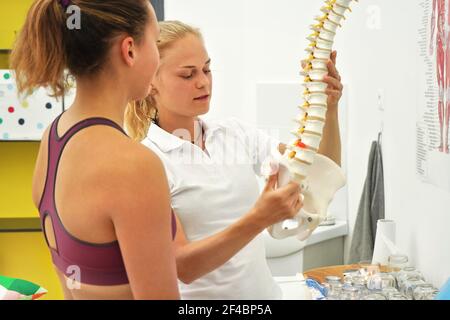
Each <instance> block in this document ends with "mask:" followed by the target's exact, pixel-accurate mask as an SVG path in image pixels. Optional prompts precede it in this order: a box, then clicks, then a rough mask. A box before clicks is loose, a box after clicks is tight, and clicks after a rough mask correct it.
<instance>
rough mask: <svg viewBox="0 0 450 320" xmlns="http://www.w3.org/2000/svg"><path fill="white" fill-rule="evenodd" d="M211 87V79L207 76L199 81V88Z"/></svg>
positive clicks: (203, 76) (202, 76) (203, 75)
mask: <svg viewBox="0 0 450 320" xmlns="http://www.w3.org/2000/svg"><path fill="white" fill-rule="evenodd" d="M208 85H209V78H208V76H207V75H205V74H202V75H201V76H200V78H199V79H198V81H197V88H198V89H201V88H204V87H206V86H208Z"/></svg>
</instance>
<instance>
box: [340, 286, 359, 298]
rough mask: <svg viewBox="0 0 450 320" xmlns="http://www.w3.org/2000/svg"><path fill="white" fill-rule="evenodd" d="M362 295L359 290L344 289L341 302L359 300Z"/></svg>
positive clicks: (352, 288)
mask: <svg viewBox="0 0 450 320" xmlns="http://www.w3.org/2000/svg"><path fill="white" fill-rule="evenodd" d="M359 297H360V293H359V290H358V288H355V287H350V286H349V287H344V288H342V293H341V300H359Z"/></svg>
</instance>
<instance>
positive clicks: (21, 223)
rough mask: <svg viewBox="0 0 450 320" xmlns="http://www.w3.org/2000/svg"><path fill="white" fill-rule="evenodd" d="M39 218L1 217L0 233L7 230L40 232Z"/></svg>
mask: <svg viewBox="0 0 450 320" xmlns="http://www.w3.org/2000/svg"><path fill="white" fill-rule="evenodd" d="M41 230H42V228H41V221H40V219H39V218H16V219H14V218H6V219H0V233H5V232H40V231H41Z"/></svg>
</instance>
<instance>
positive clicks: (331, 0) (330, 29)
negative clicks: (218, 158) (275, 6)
mask: <svg viewBox="0 0 450 320" xmlns="http://www.w3.org/2000/svg"><path fill="white" fill-rule="evenodd" d="M352 1H358V0H327V1H326V2H325V6H323V7H322V8H321V11H322V12H323V15H322V16H317V17H316V18H315V20H317V23H315V24H313V25H312V26H311V29H312V30H313V33H312V34H311V35H310V36H309V37H308V40H309V41H310V45H309V47H308V48H307V49H306V51H307V52H308V53H309V56H308V58H307V59H306V66H305V67H304V69H303V71H302V72H301V75H302V76H304V77H305V78H304V82H303V87H304V90H305V91H304V93H303V102H302V104H301V105H300V107H299V109H300V114H299V115H298V117H297V118H296V119H295V122H296V123H297V125H298V127H297V128H296V129H295V130H293V131H292V134H293V135H294V136H295V139H294V140H293V141H292V142H291V143H290V144H288V146H287V150H286V152H285V154H284V155H283V156H282V157H281V159H279V167H280V171H279V178H278V186H283V185H285V184H287V183H289V181H295V182H297V183H299V184H300V186H301V190H302V195H303V204H304V206H303V209H302V210H301V211H300V213H299V214H298V215H297V217H296V218H295V220H296V224H294V227H293V228H289V227H287V226H286V223H284V222H280V223H278V224H275V225H273V226H271V227H269V228H268V231H269V233H270V234H271V235H272V237H274V238H276V239H282V238H286V237H289V236H295V235H296V236H297V237H298V238H299V239H300V240H305V239H306V238H308V237H309V236H310V235H311V233H312V231H314V229H316V228H317V226H318V225H319V224H320V223H321V222H322V221H323V220H324V219H325V218H326V216H327V209H328V206H329V203H330V202H331V201H332V199H333V197H334V195H335V193H336V192H337V191H338V190H339V189H340V188H342V187H343V186H344V185H345V182H346V181H345V176H344V174H343V173H342V170H341V168H340V167H339V166H338V165H337V164H336V163H334V162H333V161H332V160H330V159H328V158H327V157H325V156H322V155H320V154H318V153H317V152H318V150H319V146H320V142H321V140H322V134H323V128H324V126H325V120H326V114H327V100H328V95H327V94H326V93H325V92H326V89H327V86H328V84H327V83H325V82H322V80H323V78H324V76H326V75H327V74H328V68H327V61H328V60H329V59H330V56H331V53H332V48H333V43H334V38H335V36H336V31H337V29H338V28H339V27H340V26H341V23H342V21H343V20H345V16H344V14H345V13H346V12H347V11H351V9H350V7H349V5H350V3H351V2H352ZM290 222H291V225H292V223H293V222H295V221H290Z"/></svg>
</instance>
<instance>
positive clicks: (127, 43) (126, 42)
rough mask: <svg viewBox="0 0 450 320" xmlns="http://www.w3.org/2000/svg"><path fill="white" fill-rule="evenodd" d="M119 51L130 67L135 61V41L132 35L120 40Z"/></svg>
mask: <svg viewBox="0 0 450 320" xmlns="http://www.w3.org/2000/svg"><path fill="white" fill-rule="evenodd" d="M120 51H121V53H122V59H123V60H124V62H125V63H126V64H127V65H128V66H129V67H132V66H133V65H134V64H135V61H136V43H135V42H134V39H133V38H132V37H126V38H124V39H123V40H122V43H121V46H120Z"/></svg>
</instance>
